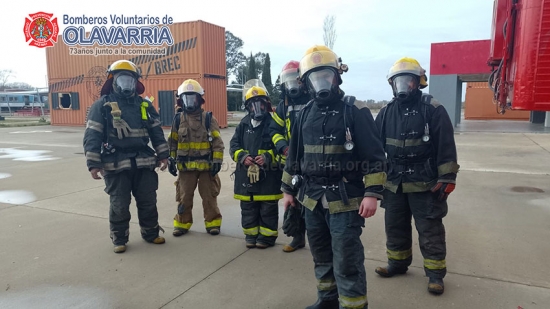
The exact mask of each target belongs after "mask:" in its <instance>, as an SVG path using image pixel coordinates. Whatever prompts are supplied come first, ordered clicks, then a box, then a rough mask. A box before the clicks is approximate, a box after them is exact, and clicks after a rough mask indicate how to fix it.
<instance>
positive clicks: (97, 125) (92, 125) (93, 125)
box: [86, 120, 103, 133]
mask: <svg viewBox="0 0 550 309" xmlns="http://www.w3.org/2000/svg"><path fill="white" fill-rule="evenodd" d="M86 129H92V130H95V131H97V132H100V133H103V124H102V123H101V122H97V121H93V120H88V122H87V123H86Z"/></svg>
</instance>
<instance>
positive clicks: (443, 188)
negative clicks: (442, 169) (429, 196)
mask: <svg viewBox="0 0 550 309" xmlns="http://www.w3.org/2000/svg"><path fill="white" fill-rule="evenodd" d="M455 187H456V185H455V184H454V183H447V182H438V183H437V184H436V185H435V186H434V187H433V188H432V189H431V191H432V192H433V193H436V194H437V200H438V201H440V202H443V201H445V200H447V197H449V194H451V192H453V191H454V190H455Z"/></svg>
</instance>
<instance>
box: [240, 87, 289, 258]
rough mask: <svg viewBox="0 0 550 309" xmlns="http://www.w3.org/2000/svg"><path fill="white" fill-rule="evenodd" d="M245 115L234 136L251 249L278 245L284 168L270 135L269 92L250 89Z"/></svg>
mask: <svg viewBox="0 0 550 309" xmlns="http://www.w3.org/2000/svg"><path fill="white" fill-rule="evenodd" d="M244 104H245V108H246V110H247V111H248V115H247V116H245V117H244V118H243V119H242V120H241V122H240V123H239V125H238V126H237V128H236V129H235V134H234V135H233V137H232V138H231V148H230V149H231V150H230V152H231V157H232V158H233V161H235V162H236V163H237V167H236V169H235V191H234V192H235V195H234V197H235V199H237V200H240V201H241V202H240V203H241V223H242V228H243V232H244V234H245V240H246V247H247V248H259V249H265V248H267V247H272V246H274V245H275V241H276V240H277V236H278V232H277V228H278V221H279V206H278V202H279V200H280V199H281V198H282V197H283V194H282V192H281V189H280V188H281V177H282V169H281V168H280V165H279V163H278V161H277V158H276V155H275V145H274V144H273V142H272V141H271V137H270V135H269V127H270V124H271V123H272V122H273V120H272V119H271V114H270V113H269V111H271V110H272V109H271V102H270V100H269V97H268V95H267V91H266V90H265V89H263V88H261V87H258V86H253V87H251V88H250V89H248V91H247V92H246V95H245V103H244Z"/></svg>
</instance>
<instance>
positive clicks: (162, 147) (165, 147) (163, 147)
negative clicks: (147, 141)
mask: <svg viewBox="0 0 550 309" xmlns="http://www.w3.org/2000/svg"><path fill="white" fill-rule="evenodd" d="M155 151H156V152H157V154H159V153H161V152H165V151H168V144H167V143H162V144H160V145H158V146H157V147H156V148H155Z"/></svg>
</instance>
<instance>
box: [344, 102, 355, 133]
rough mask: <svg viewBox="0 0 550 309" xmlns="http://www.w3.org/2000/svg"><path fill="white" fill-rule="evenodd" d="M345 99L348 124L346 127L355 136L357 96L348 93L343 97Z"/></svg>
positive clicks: (345, 113) (345, 119) (346, 122)
mask: <svg viewBox="0 0 550 309" xmlns="http://www.w3.org/2000/svg"><path fill="white" fill-rule="evenodd" d="M343 100H344V125H345V126H346V129H347V128H349V130H350V133H351V135H352V138H353V125H354V119H353V113H352V111H353V105H354V104H355V97H354V96H352V95H346V96H344V98H343Z"/></svg>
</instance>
